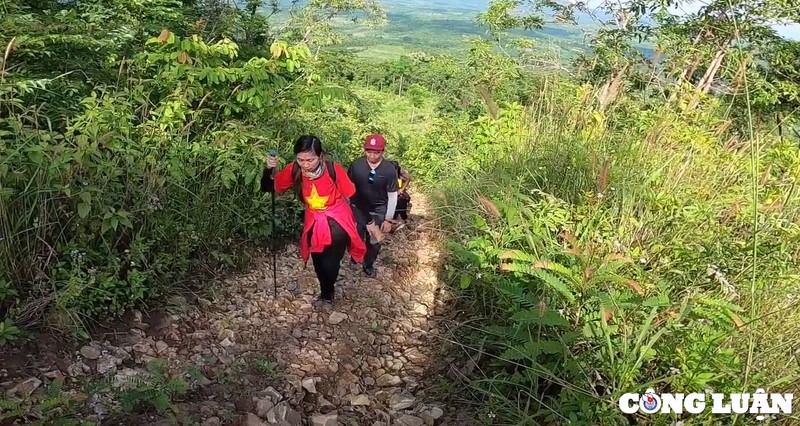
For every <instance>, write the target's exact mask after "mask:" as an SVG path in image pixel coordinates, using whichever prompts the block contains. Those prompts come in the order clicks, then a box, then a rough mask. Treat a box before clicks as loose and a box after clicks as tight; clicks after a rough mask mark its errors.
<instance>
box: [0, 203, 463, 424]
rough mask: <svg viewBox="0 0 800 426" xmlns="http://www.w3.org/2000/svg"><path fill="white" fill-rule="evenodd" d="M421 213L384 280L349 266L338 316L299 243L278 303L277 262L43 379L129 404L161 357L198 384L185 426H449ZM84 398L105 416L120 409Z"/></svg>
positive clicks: (384, 268) (401, 238)
mask: <svg viewBox="0 0 800 426" xmlns="http://www.w3.org/2000/svg"><path fill="white" fill-rule="evenodd" d="M413 213H414V214H413V220H412V222H411V223H410V224H409V225H408V226H406V227H405V228H403V229H401V230H399V231H398V232H397V233H395V234H393V235H390V236H388V238H387V240H386V243H385V244H384V248H383V249H382V253H381V256H380V257H379V261H378V264H377V266H378V276H377V278H367V277H366V276H365V275H364V274H363V273H362V272H361V270H360V268H358V266H351V265H350V264H349V257H348V256H345V260H344V261H343V267H342V273H341V275H340V277H341V280H340V281H339V282H338V283H337V301H336V303H335V304H334V305H333V306H332V307H327V308H315V307H313V306H312V301H313V300H314V298H315V296H316V294H317V292H318V288H319V287H318V284H317V281H316V277H315V276H314V272H313V267H312V265H311V262H310V261H309V264H308V266H307V267H305V268H304V267H303V265H302V262H301V261H300V259H299V253H298V249H297V246H296V245H290V246H288V247H285V248H284V250H282V252H281V253H279V254H278V271H277V275H278V296H277V299H275V298H274V297H273V282H272V258H271V255H270V254H269V252H264V253H262V254H261V255H260V256H259V258H257V259H256V260H255V262H253V268H252V269H251V270H250V271H249V272H248V273H246V274H243V275H240V276H237V277H233V278H229V279H227V280H225V281H224V284H223V285H222V286H221V287H222V288H221V289H220V290H221V293H220V294H219V295H218V297H216V298H215V299H216V300H207V299H200V303H199V305H193V306H191V305H189V304H188V303H187V302H186V301H185V299H183V298H173V299H172V300H171V301H170V303H169V306H171V311H172V313H171V314H166V315H163V316H162V317H160V318H150V319H147V318H145V319H141V318H139V319H137V321H135V323H134V326H133V328H131V329H130V330H128V331H126V332H124V333H120V334H119V335H117V336H113V337H114V338H113V339H110V340H108V341H103V342H99V341H94V342H92V343H91V344H89V345H86V346H84V347H83V348H81V350H80V351H79V352H80V353H79V354H76V355H75V357H74V358H73V359H72V360H69V361H63V360H62V361H61V362H60V364H61V366H62V368H58V367H57V366H55V365H54V366H53V367H52V368H51V369H49V371H48V369H42V368H39V370H40V371H42V375H43V377H42V376H40V378H41V379H42V380H44V381H45V382H47V381H48V379H51V378H55V377H61V376H65V377H67V381H68V382H69V380H71V379H76V380H77V379H79V378H80V377H81V376H84V375H88V376H103V377H106V378H108V379H110V380H109V381H110V383H111V385H112V386H113V388H114V389H116V390H115V392H117V396H116V397H114V398H117V400H118V399H119V396H118V395H119V392H121V391H122V390H123V389H127V388H131V387H132V386H139V387H140V388H141V386H142V383H144V382H147V381H144V382H143V381H141V380H136V379H135V377H137V376H141V375H142V374H147V373H144V372H145V370H146V368H145V367H146V364H147V363H148V361H151V360H154V359H160V360H167V361H168V364H167V365H168V371H170V373H168V374H167V376H165V377H177V378H179V379H180V380H183V381H185V383H186V384H187V385H188V387H189V390H188V392H187V393H186V394H185V395H183V396H182V397H181V396H178V395H177V394H170V395H171V396H170V400H171V401H172V402H171V403H170V404H171V405H174V406H175V407H177V408H178V410H177V412H178V413H180V414H179V416H178V420H177V423H179V424H204V425H215V424H247V425H253V426H255V425H263V424H272V425H274V424H279V425H291V426H299V425H314V426H333V425H359V426H360V425H368V426H373V425H374V426H378V425H409V426H422V425H434V424H437V425H439V424H444V423H446V420H445V419H446V418H447V416H446V415H445V414H449V413H445V410H447V409H446V408H445V406H444V405H442V404H441V403H437V402H436V401H434V400H432V399H433V396H432V395H431V386H432V385H435V384H436V383H437V380H439V378H440V377H442V375H441V373H439V372H438V370H437V368H436V367H434V364H435V362H434V361H435V360H436V359H437V357H438V354H436V352H435V351H437V350H438V349H439V348H441V347H442V339H441V337H440V336H441V335H442V334H443V330H441V329H440V322H439V319H437V315H440V314H442V313H443V312H444V309H445V303H444V302H443V300H441V298H440V297H439V296H438V295H439V294H441V292H442V289H441V288H440V284H439V282H438V280H437V278H436V277H437V271H438V267H439V262H440V259H439V257H440V253H439V251H438V248H437V247H438V245H437V244H436V242H435V241H434V236H433V235H432V233H431V231H429V230H426V229H430V227H429V226H426V225H427V224H428V221H429V218H428V207H427V204H426V202H425V199H424V198H423V197H422V196H420V195H415V196H414V207H413ZM438 364H441V363H438ZM180 374H183V375H180ZM152 377H154V376H153V375H152V374H151V379H148V380H149V383H153V379H152ZM40 378H36V377H31V378H29V379H28V382H27V385H23V386H20V382H19V381H15V383H13V384H12V383H7V385H14V386H16V387H15V388H12V389H11V390H9V391H8V395H13V394H14V393H15V391H14V390H15V389H16V394H17V396H19V397H21V395H22V394H24V393H26V392H27V389H31V388H34V389H35V388H36V387H39V385H41V383H39V384H37V382H36V381H38V380H40ZM31 380H34V381H32V382H31ZM163 381H164V382H166V379H164V380H163ZM22 383H25V382H22ZM83 396H84V398H83V399H84V400H85V399H86V398H89V400H88V401H83V402H84V404H90V403H91V404H94V405H93V411H95V414H96V416H97V417H98V418H102V417H104V413H106V412H109V411H110V407H109V405H111V404H115V403H116V401H117V400H115V399H114V398H111V397H109V398H103V397H101V396H98V395H89V394H84V395H83ZM163 419H164V417H163V416H156V415H152V414H140V415H137V416H135V417H130V418H129V419H127V420H125V421H124V422H123V423H124V424H162V423H163V424H175V423H176V421H172V422H170V421H166V420H163ZM189 420H191V423H190V422H189ZM159 422H160V423H159ZM103 424H107V423H106V422H103ZM115 424H116V423H115ZM453 424H464V422H463V421H457V422H454V423H453Z"/></svg>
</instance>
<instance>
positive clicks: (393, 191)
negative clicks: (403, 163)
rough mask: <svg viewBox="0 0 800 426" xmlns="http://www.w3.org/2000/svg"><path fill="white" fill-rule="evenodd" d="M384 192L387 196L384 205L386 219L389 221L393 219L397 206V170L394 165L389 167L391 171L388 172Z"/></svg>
mask: <svg viewBox="0 0 800 426" xmlns="http://www.w3.org/2000/svg"><path fill="white" fill-rule="evenodd" d="M386 192H387V195H388V197H389V200H388V203H387V205H386V220H387V221H390V220H393V219H394V211H395V209H396V208H397V171H396V170H395V169H394V167H392V168H391V172H390V173H389V179H388V182H387V184H386Z"/></svg>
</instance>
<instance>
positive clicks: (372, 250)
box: [364, 214, 384, 278]
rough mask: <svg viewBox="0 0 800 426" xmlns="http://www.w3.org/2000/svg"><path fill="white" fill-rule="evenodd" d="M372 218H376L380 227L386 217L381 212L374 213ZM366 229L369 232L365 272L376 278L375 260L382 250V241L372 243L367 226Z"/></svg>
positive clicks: (376, 222) (376, 223)
mask: <svg viewBox="0 0 800 426" xmlns="http://www.w3.org/2000/svg"><path fill="white" fill-rule="evenodd" d="M372 218H373V219H375V225H377V226H378V227H380V226H381V224H382V223H383V219H384V217H383V216H382V215H381V214H373V215H372ZM364 230H365V232H366V234H367V235H366V237H367V238H366V242H367V255H366V256H364V273H366V274H367V276H369V277H371V278H375V276H376V275H377V272H375V260H377V259H378V254H379V253H380V251H381V243H376V244H371V243H370V236H369V232H367V231H366V228H365V229H364Z"/></svg>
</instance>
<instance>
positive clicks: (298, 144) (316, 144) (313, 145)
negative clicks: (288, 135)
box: [294, 135, 322, 157]
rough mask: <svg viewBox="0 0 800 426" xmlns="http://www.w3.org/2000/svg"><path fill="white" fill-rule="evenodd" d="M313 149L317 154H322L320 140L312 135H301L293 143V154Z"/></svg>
mask: <svg viewBox="0 0 800 426" xmlns="http://www.w3.org/2000/svg"><path fill="white" fill-rule="evenodd" d="M308 151H313V152H314V154H317V156H318V157H319V156H321V155H322V141H321V140H319V138H318V137H316V136H314V135H303V136H300V137H299V138H297V141H295V143H294V155H297V154H299V153H301V152H308Z"/></svg>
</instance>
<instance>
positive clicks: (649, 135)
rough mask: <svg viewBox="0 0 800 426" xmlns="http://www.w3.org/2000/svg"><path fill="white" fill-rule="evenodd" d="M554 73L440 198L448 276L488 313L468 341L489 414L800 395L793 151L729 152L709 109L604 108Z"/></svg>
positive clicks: (771, 142)
mask: <svg viewBox="0 0 800 426" xmlns="http://www.w3.org/2000/svg"><path fill="white" fill-rule="evenodd" d="M552 78H553V77H548V78H547V80H545V81H544V82H542V86H545V85H546V86H549V87H550V90H542V92H541V93H543V94H542V95H541V96H540V98H539V99H538V100H537V101H536V102H534V103H533V104H532V106H530V107H527V108H521V107H519V106H518V105H510V106H507V107H506V108H505V109H504V111H503V113H502V114H501V117H500V118H499V119H498V120H497V121H494V122H491V121H488V120H487V121H486V122H481V123H477V125H476V126H474V127H473V129H474V130H473V132H472V134H471V139H472V141H474V142H476V143H473V144H461V145H460V150H459V151H458V153H457V154H455V155H453V156H452V157H451V158H449V159H448V160H447V161H449V162H450V167H449V170H450V174H449V175H448V178H447V179H445V180H444V182H441V181H440V182H437V183H436V189H437V190H438V192H437V195H436V196H434V197H432V198H433V201H434V203H435V205H436V207H437V211H438V212H439V219H440V221H441V224H442V226H444V227H446V228H448V229H450V230H452V231H453V235H458V236H461V238H458V240H457V241H456V242H457V243H458V244H457V245H456V247H458V248H457V249H455V250H454V253H453V256H454V257H453V262H454V264H455V265H458V268H461V269H459V272H457V273H456V274H455V275H454V277H457V278H458V281H457V282H458V283H460V284H461V286H462V288H463V290H464V292H465V294H467V295H470V296H471V297H469V298H467V300H472V301H473V302H472V303H475V304H476V305H477V306H476V308H479V309H480V311H481V312H483V315H484V316H485V318H484V322H483V323H484V324H486V326H485V327H483V328H481V329H480V330H468V329H467V330H463V333H464V334H463V335H462V336H461V337H462V341H463V342H464V343H465V344H468V345H470V346H472V347H481V348H483V349H482V350H481V351H480V352H482V355H481V356H479V359H481V360H482V362H481V367H482V368H479V369H476V370H479V371H484V372H488V373H486V374H485V376H483V377H480V376H479V377H473V379H474V380H473V382H472V385H473V387H474V388H475V389H477V390H479V391H480V394H482V395H485V398H481V401H482V403H483V404H485V405H484V411H485V412H486V414H487V415H488V414H489V412H490V411H491V414H493V415H494V416H500V417H502V420H503V423H504V424H506V423H509V424H534V422H543V421H544V422H546V421H554V422H559V421H563V420H564V419H571V420H572V421H573V422H574V421H582V422H586V423H585V424H614V423H619V422H625V419H624V417H623V415H622V413H621V412H620V411H619V409H618V408H616V401H617V398H618V397H619V396H620V395H621V394H622V393H626V392H639V393H642V392H644V391H645V390H646V389H647V387H654V388H656V390H657V392H658V391H660V392H687V393H688V392H705V391H708V390H713V391H715V392H723V393H731V392H748V393H752V392H754V391H755V390H756V388H759V387H761V388H763V389H765V390H766V391H767V392H792V391H794V390H796V389H797V385H798V383H800V382H798V381H797V380H798V377H800V366H798V363H797V361H796V353H794V351H795V349H794V348H795V347H796V344H797V342H798V337H800V333H798V331H797V330H798V327H797V326H798V324H800V309H797V307H798V302H797V300H798V295H799V294H800V285H799V284H798V276H797V275H796V271H797V270H798V266H800V256H798V255H800V253H798V250H799V249H798V247H800V246H798V245H797V244H796V243H797V241H798V239H799V238H800V227H798V225H799V224H800V209H799V208H798V206H797V202H796V200H795V198H796V197H794V196H793V195H794V191H795V190H794V185H793V182H794V181H795V180H796V179H797V178H798V177H800V173H799V172H800V157H799V156H798V154H797V151H796V150H795V149H794V148H792V146H791V143H782V142H780V141H779V140H777V139H775V138H772V137H771V135H767V134H755V135H753V136H752V137H753V138H754V143H746V144H742V143H733V141H730V140H729V138H733V137H734V136H733V135H732V134H731V133H728V132H726V131H724V130H723V128H724V127H725V126H726V122H725V119H724V116H721V115H717V111H716V110H714V109H713V108H712V107H711V106H709V107H708V108H707V109H706V110H705V112H703V113H701V114H700V115H699V116H698V115H697V114H693V115H689V114H686V113H684V112H682V111H681V110H680V109H679V108H674V107H673V106H671V105H663V106H659V107H651V108H646V107H643V106H642V105H640V104H638V103H636V102H634V101H632V100H625V101H623V102H622V103H621V104H620V105H619V106H618V107H617V109H616V110H613V111H611V112H607V113H603V112H601V111H597V110H595V109H594V108H593V107H592V102H591V99H592V90H591V88H589V87H577V86H575V85H573V84H571V83H569V82H565V81H557V80H552ZM486 134H491V135H492V141H491V143H489V144H488V145H489V146H488V147H487V146H486V145H483V144H481V143H480V141H481V140H482V137H483V135H486ZM755 140H757V142H756V141H755ZM731 146H738V147H739V148H737V149H731V148H726V147H731ZM754 182H755V185H753V183H754ZM753 192H755V194H754V193H753ZM754 195H755V196H754ZM754 235H757V236H758V237H757V238H754ZM754 256H757V260H756V259H754ZM475 339H479V340H480V343H479V344H478V343H476V342H475ZM751 342H752V343H751ZM750 351H752V354H749V352H750ZM745 354H748V355H745ZM707 415H708V414H705V415H694V416H691V415H690V416H684V418H683V419H682V420H683V421H685V422H686V423H684V424H698V423H696V422H703V421H710V420H711V419H710V418H708V417H707ZM678 419H679V418H678V417H677V416H661V417H650V418H648V419H646V420H647V421H650V422H653V424H667V423H669V422H670V421H671V422H673V423H674V422H675V421H676V420H678ZM720 419H721V418H717V419H716V421H720ZM639 420H640V421H645V419H644V418H641V419H639ZM738 420H739V421H744V422H750V421H753V420H754V415H748V416H742V418H739V419H738ZM781 420H786V417H785V416H784V417H781ZM665 422H666V423H665Z"/></svg>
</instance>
